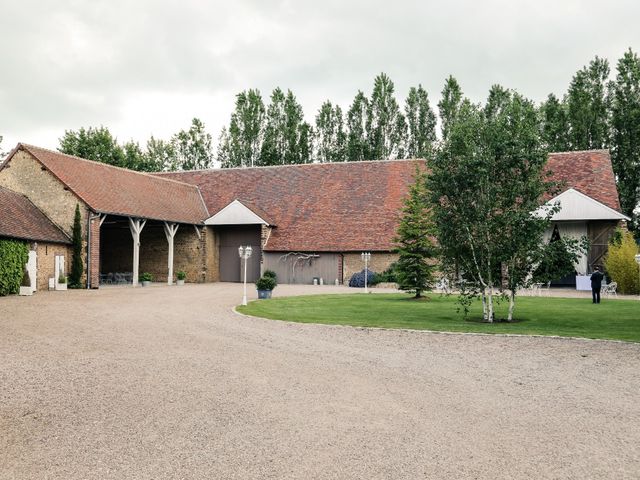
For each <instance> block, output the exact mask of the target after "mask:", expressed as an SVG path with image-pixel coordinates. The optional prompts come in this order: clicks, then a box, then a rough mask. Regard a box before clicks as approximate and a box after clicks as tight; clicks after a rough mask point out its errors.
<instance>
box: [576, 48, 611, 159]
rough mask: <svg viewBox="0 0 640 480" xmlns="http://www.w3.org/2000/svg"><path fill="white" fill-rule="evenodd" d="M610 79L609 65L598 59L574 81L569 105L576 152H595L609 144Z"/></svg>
mask: <svg viewBox="0 0 640 480" xmlns="http://www.w3.org/2000/svg"><path fill="white" fill-rule="evenodd" d="M608 78H609V62H608V61H607V60H606V59H602V58H599V57H595V58H594V59H593V60H592V61H591V62H590V63H589V65H588V66H586V67H584V68H582V69H581V70H578V72H576V74H575V75H574V77H573V79H572V80H571V84H570V85H569V91H568V93H567V105H568V116H569V126H570V129H569V136H570V137H569V141H570V145H571V148H572V149H573V150H593V149H599V148H607V147H608V145H609V118H608V113H609V105H608V103H609V102H608V95H607V83H608Z"/></svg>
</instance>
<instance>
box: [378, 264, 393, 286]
mask: <svg viewBox="0 0 640 480" xmlns="http://www.w3.org/2000/svg"><path fill="white" fill-rule="evenodd" d="M376 277H377V278H376V280H377V282H376V283H397V282H398V262H393V263H392V264H391V265H389V268H387V269H386V270H385V271H384V272H382V273H378V274H376Z"/></svg>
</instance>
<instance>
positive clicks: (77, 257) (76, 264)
mask: <svg viewBox="0 0 640 480" xmlns="http://www.w3.org/2000/svg"><path fill="white" fill-rule="evenodd" d="M72 232H73V233H72V242H73V252H72V254H71V272H70V273H69V286H70V287H71V288H81V287H82V283H81V282H82V273H83V271H84V266H83V265H82V218H81V217H80V206H79V205H77V204H76V213H75V215H74V217H73V230H72Z"/></svg>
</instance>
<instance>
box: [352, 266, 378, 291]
mask: <svg viewBox="0 0 640 480" xmlns="http://www.w3.org/2000/svg"><path fill="white" fill-rule="evenodd" d="M366 275H367V285H375V284H376V283H377V282H376V277H377V275H376V273H375V272H374V271H372V270H369V269H367V273H366ZM364 276H365V271H364V269H363V270H362V271H360V272H357V273H354V274H353V275H351V279H350V280H349V286H350V287H355V288H363V287H364Z"/></svg>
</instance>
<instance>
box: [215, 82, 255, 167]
mask: <svg viewBox="0 0 640 480" xmlns="http://www.w3.org/2000/svg"><path fill="white" fill-rule="evenodd" d="M264 128H265V107H264V103H263V101H262V96H261V95H260V91H258V90H253V89H251V90H248V91H245V92H241V93H239V94H238V95H236V105H235V110H234V112H233V113H232V114H231V121H230V123H229V129H228V138H229V145H228V147H229V150H228V156H229V158H228V159H227V161H226V163H225V166H233V167H253V166H255V165H257V164H258V163H259V160H260V151H261V149H262V140H263V136H264Z"/></svg>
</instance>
